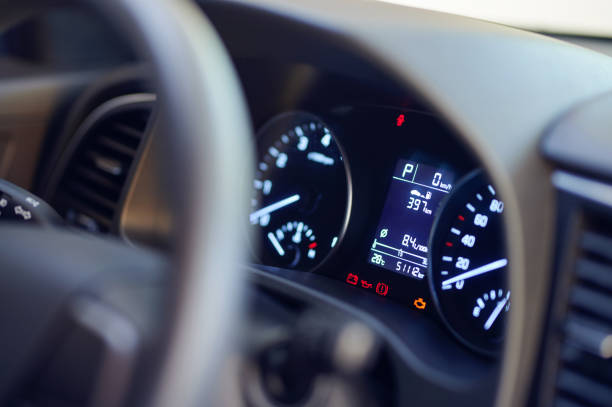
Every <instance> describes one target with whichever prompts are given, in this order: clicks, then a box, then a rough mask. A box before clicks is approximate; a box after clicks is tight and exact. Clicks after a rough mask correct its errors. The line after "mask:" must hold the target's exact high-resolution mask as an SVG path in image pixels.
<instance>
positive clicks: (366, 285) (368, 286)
mask: <svg viewBox="0 0 612 407" xmlns="http://www.w3.org/2000/svg"><path fill="white" fill-rule="evenodd" d="M361 286H362V287H363V288H372V283H368V282H367V281H366V280H361Z"/></svg>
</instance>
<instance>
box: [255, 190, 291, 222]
mask: <svg viewBox="0 0 612 407" xmlns="http://www.w3.org/2000/svg"><path fill="white" fill-rule="evenodd" d="M299 200H300V196H299V195H298V194H295V195H291V196H290V197H288V198H285V199H281V200H280V201H278V202H275V203H273V204H272V205H268V206H266V207H265V208H261V209H258V210H256V211H255V212H253V213H252V214H250V215H249V219H250V220H251V223H257V219H259V218H261V217H262V216H265V215H267V214H269V213H272V212H274V211H277V210H279V209H281V208H284V207H285V206H288V205H291V204H292V203H295V202H297V201H299Z"/></svg>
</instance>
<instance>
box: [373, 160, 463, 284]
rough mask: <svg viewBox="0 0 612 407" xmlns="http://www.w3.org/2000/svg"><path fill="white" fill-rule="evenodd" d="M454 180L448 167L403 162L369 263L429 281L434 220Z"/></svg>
mask: <svg viewBox="0 0 612 407" xmlns="http://www.w3.org/2000/svg"><path fill="white" fill-rule="evenodd" d="M454 181H455V174H454V173H453V172H452V171H450V170H448V168H439V167H435V166H431V165H426V164H423V163H418V162H416V161H410V160H404V159H400V160H399V161H398V163H397V165H396V166H395V170H394V172H393V177H392V179H391V185H390V186H389V192H388V193H387V199H386V201H385V206H384V208H383V211H382V215H381V217H380V221H379V222H378V228H377V229H376V235H375V236H374V239H373V242H372V245H371V246H370V253H369V256H368V262H369V263H370V264H373V265H375V266H378V267H382V268H384V269H387V270H391V271H394V272H396V273H399V274H402V275H406V276H409V277H412V278H415V279H419V280H422V279H423V278H425V275H426V271H427V261H428V260H427V256H428V252H429V247H428V241H429V235H430V232H431V228H432V225H433V221H434V217H435V215H436V212H437V211H438V210H439V207H440V202H442V200H443V199H444V197H445V196H446V195H447V194H448V193H449V192H450V191H451V190H452V188H453V182H454Z"/></svg>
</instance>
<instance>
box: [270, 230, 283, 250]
mask: <svg viewBox="0 0 612 407" xmlns="http://www.w3.org/2000/svg"><path fill="white" fill-rule="evenodd" d="M268 239H270V242H272V246H274V248H275V249H276V251H277V252H278V254H279V255H281V256H284V255H285V250H284V249H283V247H282V246H281V245H280V243H278V240H276V236H274V234H273V233H272V232H270V233H268Z"/></svg>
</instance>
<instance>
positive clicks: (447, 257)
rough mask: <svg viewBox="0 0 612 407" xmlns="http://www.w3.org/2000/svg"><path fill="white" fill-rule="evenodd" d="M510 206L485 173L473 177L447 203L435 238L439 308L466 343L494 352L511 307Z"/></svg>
mask: <svg viewBox="0 0 612 407" xmlns="http://www.w3.org/2000/svg"><path fill="white" fill-rule="evenodd" d="M503 210H504V203H503V201H502V200H501V199H500V198H499V196H498V194H497V191H496V190H495V188H494V187H493V185H491V184H490V183H489V182H488V181H487V179H486V177H485V176H484V174H483V173H482V171H476V172H473V173H471V174H469V175H468V176H467V177H466V178H465V179H464V180H463V181H461V182H460V183H459V184H458V185H457V186H456V187H455V190H454V191H453V192H452V193H451V195H450V196H449V197H448V200H447V201H446V204H445V207H444V208H443V210H442V212H441V213H440V216H439V217H438V219H437V221H436V224H435V226H434V227H435V229H434V233H433V235H432V239H431V245H432V246H431V247H432V251H431V261H430V264H431V267H430V269H429V285H430V289H431V292H432V296H433V298H434V301H435V303H436V306H437V307H438V310H439V312H440V314H441V316H442V318H443V319H444V320H445V322H446V323H447V325H448V326H449V328H450V329H451V331H452V332H453V333H454V334H455V335H456V336H457V337H458V338H459V339H460V340H462V341H463V342H464V343H466V344H467V345H469V346H471V347H472V348H475V349H477V350H480V351H482V352H485V353H489V354H494V353H495V352H496V351H497V350H498V349H499V346H500V344H501V341H502V339H503V334H504V325H505V324H504V317H505V314H506V313H507V312H508V310H509V309H510V291H509V290H508V289H507V286H506V279H507V276H506V270H507V268H508V259H507V257H506V252H505V242H504V240H503V230H502V212H503Z"/></svg>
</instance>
